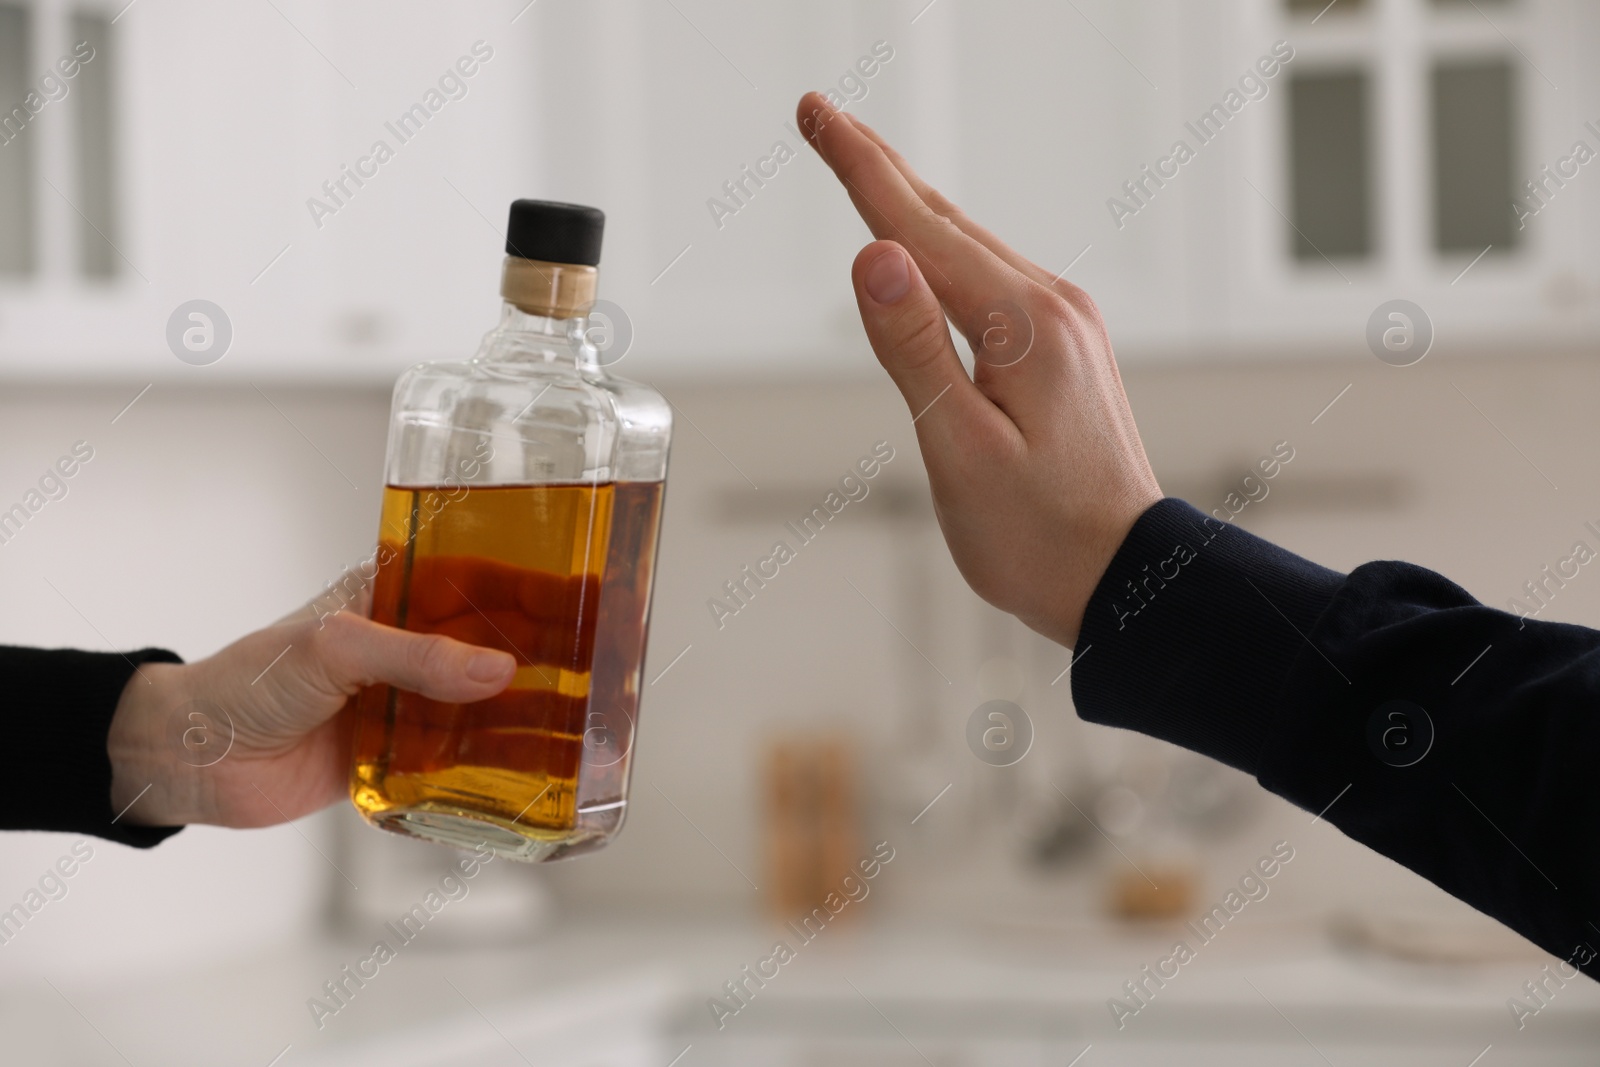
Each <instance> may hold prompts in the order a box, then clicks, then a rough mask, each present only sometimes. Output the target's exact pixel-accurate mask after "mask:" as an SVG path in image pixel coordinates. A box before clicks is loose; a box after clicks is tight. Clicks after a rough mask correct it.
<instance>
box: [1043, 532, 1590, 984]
mask: <svg viewBox="0 0 1600 1067" xmlns="http://www.w3.org/2000/svg"><path fill="white" fill-rule="evenodd" d="M1076 657H1077V660H1076V665H1075V666H1074V667H1073V669H1072V673H1073V678H1072V693H1073V698H1074V701H1075V703H1076V704H1077V707H1078V711H1079V713H1080V714H1081V715H1082V716H1083V717H1084V718H1085V719H1088V720H1090V721H1093V722H1099V723H1106V724H1108V725H1113V726H1122V727H1126V728H1128V729H1132V730H1138V731H1141V732H1143V733H1147V734H1151V735H1153V736H1155V737H1159V738H1163V739H1165V740H1168V741H1171V742H1173V743H1175V744H1178V745H1182V746H1184V747H1186V748H1190V749H1194V750H1195V751H1197V752H1202V753H1205V754H1206V755H1209V756H1213V757H1215V758H1216V759H1219V760H1221V761H1223V762H1224V763H1228V764H1230V765H1232V766H1234V767H1237V768H1238V769H1240V770H1242V771H1245V772H1247V773H1250V774H1253V775H1255V776H1256V778H1257V780H1258V781H1260V783H1261V784H1262V785H1263V786H1265V787H1266V788H1267V789H1269V790H1271V791H1272V792H1274V793H1277V794H1278V795H1280V796H1282V797H1285V798H1286V799H1288V800H1290V801H1292V802H1293V803H1295V804H1297V805H1299V806H1300V807H1302V808H1304V809H1306V810H1307V811H1310V812H1313V813H1322V812H1324V811H1325V815H1324V817H1325V818H1326V819H1327V820H1328V821H1329V822H1332V823H1333V824H1334V825H1336V826H1338V827H1339V828H1340V829H1341V830H1343V831H1344V832H1345V833H1346V834H1348V835H1349V836H1351V837H1353V838H1355V839H1356V840H1357V841H1360V842H1362V843H1363V844H1365V845H1368V846H1369V847H1371V848H1373V849H1375V850H1377V851H1378V852H1381V853H1383V854H1384V855H1386V856H1388V857H1390V858H1391V859H1394V860H1396V861H1397V862H1399V863H1402V864H1404V865H1405V866H1407V867H1409V868H1410V869H1411V870H1413V871H1415V872H1417V873H1418V874H1420V875H1422V876H1423V877H1425V878H1427V879H1428V880H1429V881H1431V882H1433V883H1434V884H1435V885H1438V886H1439V887H1440V888H1442V889H1444V890H1446V891H1447V892H1449V893H1451V894H1453V895H1454V896H1456V897H1459V898H1460V899H1461V900H1464V901H1466V902H1467V903H1468V904H1471V905H1473V906H1474V907H1476V908H1478V909H1479V910H1481V911H1483V912H1486V913H1487V914H1489V915H1492V916H1494V917H1495V918H1496V919H1499V920H1500V921H1501V922H1503V923H1505V924H1506V925H1507V926H1509V927H1511V928H1512V929H1514V930H1517V931H1519V932H1520V933H1522V934H1523V935H1524V936H1525V937H1527V938H1528V939H1529V940H1531V941H1533V942H1534V943H1535V944H1537V945H1539V946H1540V947H1541V948H1543V949H1545V950H1546V951H1548V952H1550V953H1552V954H1553V955H1555V956H1556V957H1558V958H1559V959H1563V960H1571V961H1572V962H1573V963H1574V965H1575V966H1579V967H1581V968H1582V969H1583V970H1584V971H1585V973H1587V974H1589V975H1590V977H1600V962H1597V961H1596V958H1595V951H1594V949H1593V948H1592V947H1590V946H1592V945H1600V928H1597V927H1596V926H1595V925H1593V924H1594V923H1600V792H1597V791H1596V790H1595V789H1594V788H1593V783H1592V782H1591V781H1589V775H1590V774H1593V773H1595V772H1594V767H1595V765H1596V761H1597V759H1600V717H1597V711H1600V632H1596V631H1594V630H1589V629H1585V628H1583V627H1581V626H1569V625H1565V624H1561V623H1550V622H1538V621H1534V620H1530V619H1522V618H1519V617H1517V616H1516V615H1512V614H1509V613H1507V612H1502V611H1496V610H1494V609H1491V608H1487V607H1484V606H1483V605H1482V604H1480V603H1478V602H1477V601H1476V600H1474V599H1473V598H1472V597H1471V596H1470V595H1468V594H1467V592H1466V591H1465V590H1463V589H1461V588H1460V587H1459V586H1457V585H1455V584H1454V583H1452V582H1450V581H1448V580H1447V579H1445V578H1443V577H1440V576H1439V575H1437V574H1434V573H1432V572H1431V571H1427V570H1424V569H1422V568H1420V567H1414V566H1411V565H1410V564H1406V563H1390V562H1380V563H1368V564H1366V565H1364V566H1361V567H1358V568H1357V569H1356V570H1355V571H1354V572H1352V573H1351V574H1349V575H1343V574H1339V573H1337V572H1335V571H1330V570H1327V569H1326V568H1323V567H1319V566H1317V565H1316V564H1314V563H1311V562H1308V561H1307V560H1304V559H1301V558H1300V557H1299V556H1296V555H1294V554H1292V553H1290V552H1286V551H1284V550H1283V549H1281V548H1278V547H1277V546H1275V545H1272V544H1269V543H1268V542H1266V541H1263V540H1261V539H1260V538H1258V537H1255V536H1252V535H1251V534H1248V533H1246V532H1244V531H1243V530H1239V529H1236V528H1234V527H1232V526H1230V525H1227V524H1224V523H1221V522H1218V521H1217V520H1216V519H1213V518H1211V517H1210V516H1207V515H1203V514H1201V513H1200V512H1198V511H1196V510H1195V509H1194V508H1191V507H1190V506H1189V505H1188V504H1185V503H1184V502H1183V501H1181V500H1163V501H1161V502H1160V503H1158V504H1156V505H1155V506H1154V507H1152V508H1151V509H1150V510H1149V511H1147V512H1145V514H1144V515H1143V516H1141V517H1140V519H1139V521H1138V523H1137V524H1136V525H1135V526H1134V528H1133V530H1132V532H1130V534H1129V535H1128V538H1127V540H1126V541H1125V542H1124V543H1123V545H1122V547H1121V549H1120V550H1119V551H1118V552H1117V555H1116V558H1115V559H1114V560H1113V561H1112V563H1111V566H1110V567H1109V569H1108V570H1107V572H1106V574H1105V576H1104V577H1103V578H1102V579H1101V581H1100V584H1099V586H1098V587H1097V588H1096V590H1095V592H1094V595H1093V596H1092V597H1091V599H1090V601H1089V605H1088V608H1087V610H1086V612H1085V615H1084V620H1083V627H1082V633H1081V636H1080V637H1079V640H1078V648H1077V650H1076Z"/></svg>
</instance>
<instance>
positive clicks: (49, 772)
mask: <svg viewBox="0 0 1600 1067" xmlns="http://www.w3.org/2000/svg"><path fill="white" fill-rule="evenodd" d="M3 662H4V665H5V680H6V683H7V685H8V686H9V687H10V688H11V693H10V694H9V699H7V700H6V701H5V703H6V704H8V705H10V707H11V711H10V713H9V714H8V715H6V716H5V720H6V729H7V733H8V734H9V741H10V746H11V751H12V753H13V755H14V758H15V759H17V760H18V761H20V762H21V763H22V764H24V765H25V766H26V767H27V769H28V770H27V773H26V774H25V775H22V776H20V778H19V779H18V780H14V781H12V782H11V783H9V786H8V785H7V784H5V783H3V782H0V828H4V829H10V830H50V831H56V832H62V833H78V834H93V835H94V836H96V837H100V838H104V839H106V840H108V841H116V842H119V843H121V844H124V845H131V846H133V847H135V848H150V847H151V846H153V845H157V844H159V843H160V842H162V841H165V840H166V839H167V838H169V837H171V836H172V835H173V834H175V833H177V832H178V831H179V830H181V829H182V827H179V826H137V825H134V824H131V823H128V822H126V821H124V820H123V819H122V818H120V816H121V814H122V813H121V812H116V811H113V810H112V809H111V756H110V754H109V752H108V751H107V749H106V739H107V736H108V735H109V734H110V731H111V719H112V716H113V715H115V714H116V710H117V704H118V702H119V701H120V700H121V699H122V691H123V689H124V688H125V687H126V686H127V685H128V682H129V680H130V679H133V678H134V672H135V671H136V669H137V668H138V667H139V666H141V665H143V664H145V663H182V662H183V660H182V659H181V658H179V657H178V656H176V655H174V654H173V653H171V652H168V651H166V650H164V649H159V648H146V649H141V650H140V651H137V652H128V653H119V652H80V651H76V650H71V649H33V648H28V649H24V648H16V649H8V650H5V656H4V660H3ZM134 684H138V681H137V680H136V679H135V683H134Z"/></svg>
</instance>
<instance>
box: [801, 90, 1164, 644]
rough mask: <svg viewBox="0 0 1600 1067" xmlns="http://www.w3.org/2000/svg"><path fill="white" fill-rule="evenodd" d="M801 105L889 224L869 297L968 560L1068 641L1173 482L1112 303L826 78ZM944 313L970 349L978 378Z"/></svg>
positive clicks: (859, 272)
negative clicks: (1148, 442) (1109, 326)
mask: <svg viewBox="0 0 1600 1067" xmlns="http://www.w3.org/2000/svg"><path fill="white" fill-rule="evenodd" d="M799 119H800V123H801V129H802V130H804V131H805V133H806V136H807V137H808V139H809V140H810V141H811V144H812V147H814V148H815V149H816V150H817V152H818V154H820V155H821V157H822V158H823V160H824V161H825V162H827V164H828V165H829V166H830V167H832V168H833V171H834V173H835V174H836V175H837V176H838V177H839V180H840V182H841V183H843V185H844V186H845V190H846V192H848V193H849V195H850V199H851V200H852V201H853V202H854V203H855V206H856V210H857V211H859V212H860V213H861V217H862V219H863V220H865V222H866V223H867V226H868V228H869V229H871V231H872V233H873V235H874V236H875V237H877V238H878V240H876V241H873V242H872V243H871V244H869V245H867V246H866V247H865V248H863V249H862V250H861V251H860V252H859V253H858V254H857V255H856V259H855V264H854V267H853V268H852V271H851V276H852V279H853V281H854V283H855V290H856V301H857V303H858V304H859V305H860V309H861V320H862V323H863V325H864V326H865V327H866V331H867V337H868V339H869V340H870V341H871V343H872V348H873V351H874V352H876V353H877V355H878V360H879V362H881V363H882V364H883V366H884V369H885V370H887V371H888V372H889V376H890V377H891V378H893V379H894V382H895V384H896V385H897V386H899V388H900V391H901V393H902V394H903V395H904V397H905V400H906V404H907V405H908V406H909V408H910V409H911V413H912V415H913V416H914V417H916V430H917V442H918V444H919V445H920V447H921V449H922V456H923V459H924V461H925V462H926V464H927V468H928V479H929V482H930V483H931V486H932V489H933V506H934V513H935V514H936V516H937V517H938V520H939V526H940V528H941V529H942V530H943V532H944V537H945V541H946V542H947V543H948V544H949V546H950V552H951V555H952V556H954V558H955V562H956V566H957V567H959V568H960V570H961V574H962V576H963V577H964V578H966V580H967V582H968V584H969V585H971V586H972V588H973V590H974V591H975V592H977V593H978V595H979V596H981V597H983V598H984V599H985V600H987V601H988V602H989V603H991V604H993V605H994V606H995V607H997V608H1000V609H1001V610H1002V611H1007V612H1010V613H1012V614H1014V615H1016V616H1017V617H1018V618H1019V619H1021V620H1022V621H1023V622H1024V623H1026V624H1027V625H1028V626H1030V627H1032V628H1033V629H1034V630H1037V631H1038V632H1039V633H1042V634H1044V635H1045V636H1047V637H1050V638H1052V639H1053V640H1056V641H1059V642H1061V643H1062V644H1064V645H1067V646H1071V645H1073V644H1074V643H1075V642H1076V641H1077V637H1078V630H1079V626H1080V624H1081V622H1082V620H1083V612H1084V608H1085V606H1086V605H1087V604H1088V600H1089V596H1090V594H1091V593H1093V592H1094V588H1095V585H1096V584H1097V583H1098V582H1099V580H1100V576H1101V575H1102V574H1104V573H1105V569H1106V567H1107V565H1108V564H1109V563H1110V561H1111V558H1112V556H1113V555H1114V554H1115V553H1116V550H1117V548H1118V546H1120V545H1121V544H1122V541H1123V539H1124V538H1125V537H1126V536H1127V533H1128V530H1129V529H1130V528H1132V526H1133V523H1134V521H1135V520H1136V519H1137V518H1138V517H1139V516H1140V515H1141V514H1142V513H1143V512H1144V510H1145V509H1146V508H1148V507H1149V506H1150V505H1151V504H1154V503H1155V502H1156V501H1157V500H1160V499H1161V496H1162V493H1161V488H1160V486H1158V485H1157V484H1156V479H1155V475H1154V474H1153V473H1152V472H1151V470H1150V464H1149V462H1148V461H1147V460H1146V458H1145V454H1144V446H1143V445H1142V444H1141V443H1140V441H1139V432H1138V429H1137V428H1136V427H1135V425H1134V421H1133V414H1132V412H1131V411H1130V410H1129V409H1128V400H1127V396H1126V395H1125V394H1124V392H1123V389H1122V379H1121V377H1120V376H1119V375H1118V373H1117V364H1116V360H1115V359H1114V358H1113V356H1112V353H1111V341H1110V339H1109V338H1108V337H1107V336H1106V330H1105V324H1104V323H1103V322H1102V321H1101V319H1100V313H1099V311H1098V310H1097V309H1096V308H1095V306H1094V302H1093V301H1092V300H1090V299H1089V296H1088V294H1086V293H1085V292H1084V291H1083V290H1082V289H1079V288H1078V287H1077V286H1075V285H1073V284H1072V283H1071V282H1068V281H1065V280H1062V279H1060V278H1056V277H1053V276H1052V274H1051V272H1049V271H1047V270H1045V269H1044V268H1042V267H1039V266H1038V265H1036V264H1034V263H1030V262H1029V261H1028V260H1026V259H1024V258H1023V257H1022V256H1020V255H1018V254H1017V253H1016V252H1015V251H1013V250H1012V249H1010V248H1008V247H1007V246H1006V245H1005V244H1004V243H1003V242H1001V241H1000V240H999V238H997V237H995V236H994V235H993V234H992V233H990V232H989V231H987V230H985V229H983V228H982V227H981V226H979V225H977V224H976V223H974V222H973V221H972V220H971V219H969V218H967V216H966V215H964V214H963V213H962V212H961V210H960V209H959V208H957V207H956V206H955V205H954V204H952V203H950V202H949V201H948V200H946V199H945V198H944V197H943V196H941V195H940V194H939V193H938V191H937V190H935V189H933V188H932V187H930V186H929V185H928V184H927V183H926V182H924V181H922V180H921V179H920V178H918V177H917V175H916V174H915V173H914V172H913V171H912V170H911V168H910V166H909V165H907V163H906V162H905V160H904V159H902V158H901V157H900V155H899V154H898V153H897V152H895V151H894V149H892V148H890V147H889V146H888V145H887V144H886V143H884V141H883V140H882V139H881V138H879V137H878V135H877V134H875V133H874V132H873V131H872V130H870V129H869V128H867V127H866V126H865V125H864V124H863V123H861V122H860V121H859V120H857V119H855V118H853V117H851V116H849V115H846V114H844V113H843V112H839V111H835V110H834V109H833V108H831V107H829V106H828V104H827V103H826V102H825V101H824V100H823V98H822V97H821V96H820V95H819V94H817V93H808V94H807V95H806V96H805V97H803V98H802V99H801V101H800V109H799ZM946 316H948V317H949V319H950V320H951V321H952V322H954V323H955V325H956V328H957V329H958V330H960V331H961V332H962V334H963V335H964V336H965V337H966V339H967V341H968V343H969V345H971V347H972V351H973V354H974V357H975V372H974V374H973V375H972V376H971V377H969V376H968V375H967V372H966V369H965V368H964V367H963V366H962V364H961V361H960V358H959V357H958V356H957V354H956V350H955V347H954V345H953V344H952V343H951V340H950V333H949V330H948V329H947V328H946V325H945V319H946Z"/></svg>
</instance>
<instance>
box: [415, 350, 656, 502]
mask: <svg viewBox="0 0 1600 1067" xmlns="http://www.w3.org/2000/svg"><path fill="white" fill-rule="evenodd" d="M486 347H487V346H486ZM498 355H499V353H498V352H497V351H496V350H493V349H491V350H489V351H488V352H485V351H482V350H480V353H479V355H478V356H477V357H476V358H474V359H472V360H466V361H441V362H432V363H422V364H418V365H416V366H413V367H412V368H410V369H409V370H408V371H406V372H405V373H404V374H402V375H401V377H400V379H399V381H398V382H396V383H395V391H394V403H393V411H392V417H391V444H392V445H393V447H392V448H391V457H392V463H391V465H392V466H394V465H395V464H394V463H393V457H402V461H401V462H400V463H399V467H400V468H401V469H399V470H393V469H392V470H391V471H390V475H391V483H392V484H398V483H394V482H393V479H394V478H395V477H404V478H407V479H410V480H413V481H414V480H416V479H422V480H424V481H426V480H427V479H428V478H430V477H432V476H433V475H432V473H431V471H430V468H432V467H434V466H436V465H437V462H436V459H435V458H434V457H442V456H445V455H447V454H448V455H454V454H455V453H459V452H461V450H462V447H463V445H464V444H465V443H466V442H469V441H476V442H478V444H479V446H480V447H487V448H489V449H491V450H492V451H493V453H494V456H493V457H492V458H491V461H488V462H485V463H484V464H483V469H484V472H485V474H484V477H485V478H487V479H490V480H492V481H494V482H498V483H511V482H518V483H522V482H531V483H538V482H549V481H568V480H570V481H592V480H595V479H600V480H659V479H660V478H663V477H664V476H665V473H666V461H667V451H668V448H669V446H670V441H671V434H672V408H671V406H670V404H668V402H667V401H666V399H665V398H664V397H662V396H661V394H660V393H658V392H656V391H655V390H654V389H652V388H650V387H649V386H647V385H644V384H642V383H639V382H634V381H630V380H627V379H623V378H617V377H614V376H612V375H610V374H609V373H607V372H606V371H605V370H604V369H603V368H600V367H595V366H589V367H585V366H581V365H576V364H574V363H568V362H564V361H562V362H558V361H557V360H555V359H550V360H544V359H539V360H537V361H533V360H526V359H501V358H497V356H498ZM452 442H453V443H452Z"/></svg>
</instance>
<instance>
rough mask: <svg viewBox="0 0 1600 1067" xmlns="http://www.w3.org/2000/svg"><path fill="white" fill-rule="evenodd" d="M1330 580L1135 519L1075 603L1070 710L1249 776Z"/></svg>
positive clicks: (1166, 523)
mask: <svg viewBox="0 0 1600 1067" xmlns="http://www.w3.org/2000/svg"><path fill="white" fill-rule="evenodd" d="M1343 581H1344V575H1342V574H1340V573H1339V572H1337V571H1332V570H1329V569H1327V568H1326V567H1320V566H1318V565H1317V564H1315V563H1312V562H1310V561H1309V560H1305V559H1302V558H1301V557H1299V556H1296V555H1295V554H1294V553H1292V552H1286V551H1284V550H1283V549H1281V548H1279V547H1277V546H1276V545H1273V544H1271V543H1269V542H1267V541H1263V540H1262V539H1261V538H1259V537H1256V536H1255V535H1253V534H1249V533H1246V532H1245V531H1243V530H1240V529H1238V528H1237V527H1234V526H1232V525H1229V524H1228V523H1224V522H1221V521H1219V520H1217V519H1215V518H1212V517H1211V516H1209V515H1205V514H1202V513H1201V512H1199V511H1197V510H1195V509H1194V508H1192V507H1190V506H1189V505H1188V504H1186V503H1184V502H1183V501H1182V500H1177V499H1174V498H1168V499H1166V500H1162V501H1159V502H1158V503H1156V504H1155V505H1153V506H1152V507H1151V508H1150V509H1149V510H1148V511H1146V512H1145V513H1144V514H1143V515H1141V516H1140V517H1139V520H1138V521H1137V522H1136V523H1134V526H1133V529H1132V530H1131V531H1129V533H1128V537H1127V539H1126V540H1125V541H1123V543H1122V547H1121V548H1120V549H1118V550H1117V554H1116V556H1115V557H1114V558H1113V559H1112V561H1111V565H1110V566H1109V567H1108V568H1107V569H1106V573H1105V575H1104V576H1103V577H1102V578H1101V579H1100V584H1099V585H1098V586H1097V587H1096V588H1095V591H1094V594H1093V595H1092V596H1091V597H1090V598H1089V605H1088V607H1087V608H1086V609H1085V611H1084V616H1083V625H1082V627H1081V628H1080V631H1079V638H1078V648H1077V650H1076V656H1077V658H1076V660H1075V663H1076V665H1075V666H1074V667H1073V669H1072V698H1073V702H1074V704H1076V706H1077V709H1078V713H1079V715H1081V716H1082V717H1083V718H1084V719H1087V720H1088V721H1090V722H1097V723H1103V724H1105V725H1108V726H1120V727H1123V728H1125V729H1129V730H1137V731H1138V732H1140V733H1143V734H1149V735H1151V736H1152V737H1159V738H1161V739H1162V740H1164V741H1170V742H1172V743H1173V744H1175V745H1180V746H1182V747H1184V748H1187V749H1192V750H1194V751H1196V752H1200V753H1203V754H1205V755H1207V756H1211V757H1212V758H1214V759H1218V760H1221V761H1222V762H1223V763H1226V764H1228V765H1229V766H1232V767H1235V768H1237V769H1239V770H1241V771H1244V772H1246V773H1248V774H1250V775H1255V774H1256V773H1257V770H1258V766H1259V764H1260V761H1261V753H1262V749H1263V747H1264V745H1265V743H1266V739H1267V737H1268V735H1269V734H1270V732H1271V726H1272V721H1273V717H1274V715H1275V713H1276V709H1277V707H1278V706H1279V695H1280V693H1281V692H1282V691H1283V687H1284V684H1285V681H1286V679H1287V678H1288V677H1289V674H1290V671H1291V670H1292V669H1293V667H1294V664H1295V663H1296V662H1297V661H1298V660H1299V658H1300V657H1301V656H1303V655H1313V656H1314V655H1317V653H1316V651H1315V650H1314V649H1311V648H1309V647H1308V645H1307V636H1308V635H1309V634H1310V633H1311V630H1312V628H1313V627H1314V626H1315V625H1316V622H1317V619H1318V618H1319V617H1320V616H1321V615H1322V613H1323V611H1325V610H1326V609H1327V607H1328V605H1329V603H1330V602H1331V601H1332V600H1333V597H1334V594H1335V593H1336V592H1337V591H1338V590H1339V587H1340V585H1341V584H1342V583H1343Z"/></svg>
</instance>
